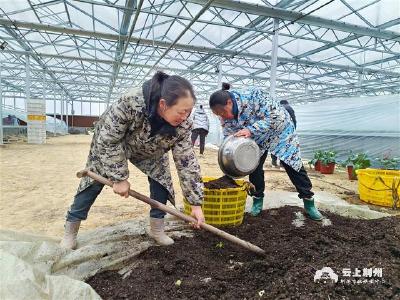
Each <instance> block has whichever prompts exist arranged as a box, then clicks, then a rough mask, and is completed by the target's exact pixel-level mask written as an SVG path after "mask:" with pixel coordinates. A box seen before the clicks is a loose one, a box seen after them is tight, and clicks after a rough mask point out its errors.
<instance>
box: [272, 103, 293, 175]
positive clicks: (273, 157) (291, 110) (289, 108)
mask: <svg viewBox="0 0 400 300" xmlns="http://www.w3.org/2000/svg"><path fill="white" fill-rule="evenodd" d="M279 103H280V104H281V105H282V106H283V107H284V108H285V109H286V110H287V112H288V113H289V115H290V118H291V119H292V122H293V124H294V128H295V129H296V128H297V121H296V115H295V113H294V110H293V108H292V107H291V106H290V105H289V102H288V101H287V100H281V101H280V102H279ZM271 160H272V165H273V166H274V167H276V168H279V165H278V158H277V157H276V156H275V155H273V154H271Z"/></svg>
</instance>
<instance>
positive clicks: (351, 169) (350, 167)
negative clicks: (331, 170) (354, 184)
mask: <svg viewBox="0 0 400 300" xmlns="http://www.w3.org/2000/svg"><path fill="white" fill-rule="evenodd" d="M345 165H346V167H347V174H348V176H349V179H350V180H356V179H357V174H356V170H359V169H366V168H368V167H370V166H371V160H370V159H369V158H368V156H367V154H366V153H363V152H360V153H357V154H354V153H353V151H351V150H350V152H349V156H348V158H347V160H346V161H345Z"/></svg>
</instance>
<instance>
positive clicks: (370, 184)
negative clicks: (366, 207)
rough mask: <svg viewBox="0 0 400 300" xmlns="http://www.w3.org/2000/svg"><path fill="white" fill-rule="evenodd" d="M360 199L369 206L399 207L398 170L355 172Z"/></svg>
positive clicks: (399, 186)
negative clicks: (369, 204)
mask: <svg viewBox="0 0 400 300" xmlns="http://www.w3.org/2000/svg"><path fill="white" fill-rule="evenodd" d="M356 173H357V177H358V192H359V193H360V199H361V200H363V201H365V202H367V203H371V204H375V205H381V206H389V207H392V208H393V209H397V208H399V207H400V200H399V195H400V170H399V171H397V170H377V169H361V170H357V171H356Z"/></svg>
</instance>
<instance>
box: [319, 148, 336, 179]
mask: <svg viewBox="0 0 400 300" xmlns="http://www.w3.org/2000/svg"><path fill="white" fill-rule="evenodd" d="M320 161H321V174H333V171H334V170H335V163H336V152H335V151H323V152H322V154H321V158H320Z"/></svg>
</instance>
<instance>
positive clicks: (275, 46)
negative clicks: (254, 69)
mask: <svg viewBox="0 0 400 300" xmlns="http://www.w3.org/2000/svg"><path fill="white" fill-rule="evenodd" d="M278 26H279V20H278V19H274V32H275V33H274V36H273V38H272V54H271V76H270V81H269V84H270V90H269V95H270V97H271V98H272V99H275V97H276V92H275V88H276V66H277V64H278V30H277V29H278Z"/></svg>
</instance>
